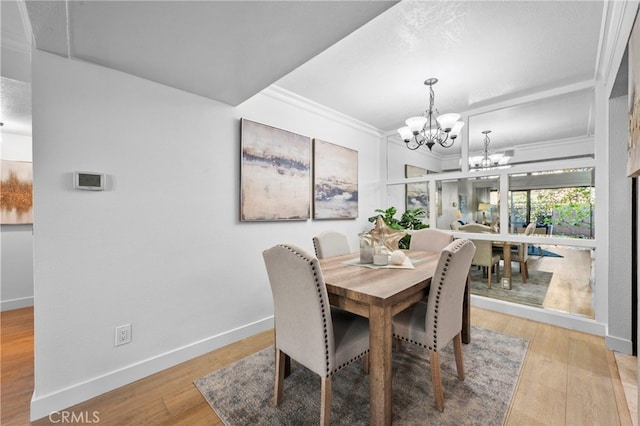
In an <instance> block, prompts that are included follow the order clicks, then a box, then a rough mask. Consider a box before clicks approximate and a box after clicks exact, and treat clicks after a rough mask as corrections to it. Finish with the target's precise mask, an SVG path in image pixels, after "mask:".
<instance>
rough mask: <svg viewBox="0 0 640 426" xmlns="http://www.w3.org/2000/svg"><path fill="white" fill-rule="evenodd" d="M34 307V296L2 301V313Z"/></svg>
mask: <svg viewBox="0 0 640 426" xmlns="http://www.w3.org/2000/svg"><path fill="white" fill-rule="evenodd" d="M29 306H33V296H30V297H22V298H20V299H11V300H2V301H0V312H4V311H10V310H12V309H21V308H28V307H29Z"/></svg>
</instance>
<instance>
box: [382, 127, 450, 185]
mask: <svg viewBox="0 0 640 426" xmlns="http://www.w3.org/2000/svg"><path fill="white" fill-rule="evenodd" d="M456 145H458V142H456ZM459 162H460V148H459V147H457V148H450V149H449V150H447V151H446V154H437V153H435V152H434V153H431V152H429V150H428V149H422V148H421V149H418V150H416V151H411V150H409V149H407V147H406V146H405V144H404V142H402V141H401V140H400V138H398V137H395V136H392V137H389V138H388V139H387V180H389V181H397V180H400V179H403V178H405V177H406V174H405V165H406V164H409V165H411V166H414V167H417V168H421V169H424V170H428V171H429V174H433V173H440V172H442V171H443V170H447V171H450V170H458V171H459V170H460V166H459Z"/></svg>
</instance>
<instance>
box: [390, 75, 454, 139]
mask: <svg viewBox="0 0 640 426" xmlns="http://www.w3.org/2000/svg"><path fill="white" fill-rule="evenodd" d="M437 82H438V79H437V78H429V79H427V80H425V82H424V84H425V86H429V109H428V110H426V111H425V112H424V114H423V115H422V116H420V117H411V118H409V119H407V120H406V121H405V123H406V124H407V126H406V127H402V128H400V129H398V133H400V137H402V140H403V141H404V143H405V144H406V145H407V148H409V149H410V150H416V149H418V148H420V147H421V146H426V147H427V148H429V151H431V148H433V146H434V145H435V144H436V143H437V144H438V145H440V146H441V147H443V148H449V147H451V146H453V142H454V141H455V140H456V138H457V137H458V135H459V134H460V130H461V129H462V126H464V123H463V122H462V121H458V120H459V119H460V114H455V113H450V114H442V115H438V110H437V109H436V108H435V107H434V106H433V101H434V97H435V96H434V94H433V85H434V84H436V83H437Z"/></svg>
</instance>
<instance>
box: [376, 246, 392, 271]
mask: <svg viewBox="0 0 640 426" xmlns="http://www.w3.org/2000/svg"><path fill="white" fill-rule="evenodd" d="M373 264H374V265H377V266H386V265H388V264H389V249H388V248H386V247H385V246H384V245H382V244H377V245H376V246H375V247H374V248H373Z"/></svg>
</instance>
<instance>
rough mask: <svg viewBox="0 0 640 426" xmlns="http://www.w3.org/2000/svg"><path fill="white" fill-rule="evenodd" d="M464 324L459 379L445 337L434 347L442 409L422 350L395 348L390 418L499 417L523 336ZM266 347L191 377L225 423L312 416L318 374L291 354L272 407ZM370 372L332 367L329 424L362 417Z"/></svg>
mask: <svg viewBox="0 0 640 426" xmlns="http://www.w3.org/2000/svg"><path fill="white" fill-rule="evenodd" d="M485 287H486V286H485ZM471 330H472V331H471V332H472V334H473V339H472V340H471V342H470V343H469V344H468V345H462V346H463V348H462V352H463V354H464V362H465V367H466V369H467V371H468V372H469V373H468V374H467V377H466V378H465V380H464V382H461V381H459V380H458V379H457V377H456V374H455V370H456V367H455V361H454V354H453V348H452V347H451V345H449V346H447V347H446V348H445V349H444V350H443V351H442V352H441V354H440V359H441V360H442V382H443V383H442V385H443V386H444V388H445V389H446V390H447V394H446V398H447V409H446V410H445V411H444V412H440V411H437V410H436V409H435V404H434V398H433V389H432V387H431V384H430V381H431V377H430V376H429V374H425V368H427V366H428V365H429V354H428V353H427V351H425V350H424V349H422V348H419V347H417V346H415V345H405V350H404V351H403V352H394V354H393V359H392V362H393V379H392V380H393V384H394V386H393V423H394V424H407V425H418V424H442V425H471V424H483V425H501V424H503V423H504V420H505V418H506V415H507V412H508V410H509V403H510V401H511V400H512V398H513V393H514V391H515V388H516V384H517V381H518V377H519V373H520V369H521V368H522V363H523V361H524V357H525V354H526V350H527V345H528V343H527V341H526V340H524V339H520V338H517V337H513V336H509V335H507V334H502V333H498V332H495V331H490V330H487V329H484V328H479V327H476V326H472V328H471ZM273 351H274V348H273V346H269V347H267V348H265V349H263V350H261V351H260V352H257V353H255V354H252V355H250V356H248V357H246V358H244V359H241V360H239V361H237V362H235V363H233V364H230V365H227V366H226V367H224V368H221V369H219V370H217V371H214V372H212V373H211V374H209V375H207V376H205V377H202V378H200V379H198V380H196V381H195V385H196V387H197V389H198V390H199V391H200V392H201V393H202V395H203V397H204V398H205V400H206V401H207V402H208V403H209V406H211V408H212V409H213V410H215V412H216V413H217V415H218V416H219V417H220V419H221V420H222V422H223V423H224V424H226V425H256V424H265V425H267V424H268V425H284V424H295V425H312V424H318V422H319V415H318V412H319V410H320V398H319V395H320V380H318V375H316V374H315V373H313V372H312V371H311V370H309V369H306V368H303V367H302V366H300V364H298V363H297V362H296V361H294V360H293V361H292V362H291V375H290V376H289V377H288V378H287V380H286V381H285V383H286V384H285V386H289V387H290V389H291V390H292V392H288V393H287V398H286V399H285V400H284V401H283V402H282V404H280V405H279V406H278V407H275V406H274V405H273V376H274V363H273ZM474 372H480V373H481V374H476V373H474ZM369 379H370V377H369V376H367V375H365V374H363V373H362V368H361V365H359V364H358V363H352V364H350V365H348V366H346V367H345V368H343V369H342V370H341V371H340V373H338V374H336V375H335V377H334V379H333V403H332V405H333V410H334V411H333V412H334V413H335V414H336V415H335V416H333V418H332V422H333V424H335V425H336V426H341V425H349V426H351V425H355V424H369V411H370V405H369V393H368V392H366V391H364V392H363V391H362V389H363V388H364V389H366V388H367V387H368V386H369ZM338 413H339V414H338ZM425 419H428V421H427V420H425Z"/></svg>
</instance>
